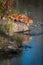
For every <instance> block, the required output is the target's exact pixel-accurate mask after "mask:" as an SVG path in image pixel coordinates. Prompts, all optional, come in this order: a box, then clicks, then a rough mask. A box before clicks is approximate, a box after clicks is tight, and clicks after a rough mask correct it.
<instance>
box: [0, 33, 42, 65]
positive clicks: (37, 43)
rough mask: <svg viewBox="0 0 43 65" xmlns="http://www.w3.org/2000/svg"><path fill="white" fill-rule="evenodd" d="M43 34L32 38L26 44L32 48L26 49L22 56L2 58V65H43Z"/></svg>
mask: <svg viewBox="0 0 43 65" xmlns="http://www.w3.org/2000/svg"><path fill="white" fill-rule="evenodd" d="M42 44H43V34H41V35H35V36H32V40H30V41H28V42H27V43H26V44H24V45H27V46H30V47H31V48H26V49H25V48H24V49H23V50H22V52H21V54H20V55H16V56H15V55H13V57H12V56H11V58H9V57H8V58H3V57H2V58H0V65H42V63H43V62H42V59H43V58H42V57H43V56H42Z"/></svg>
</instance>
